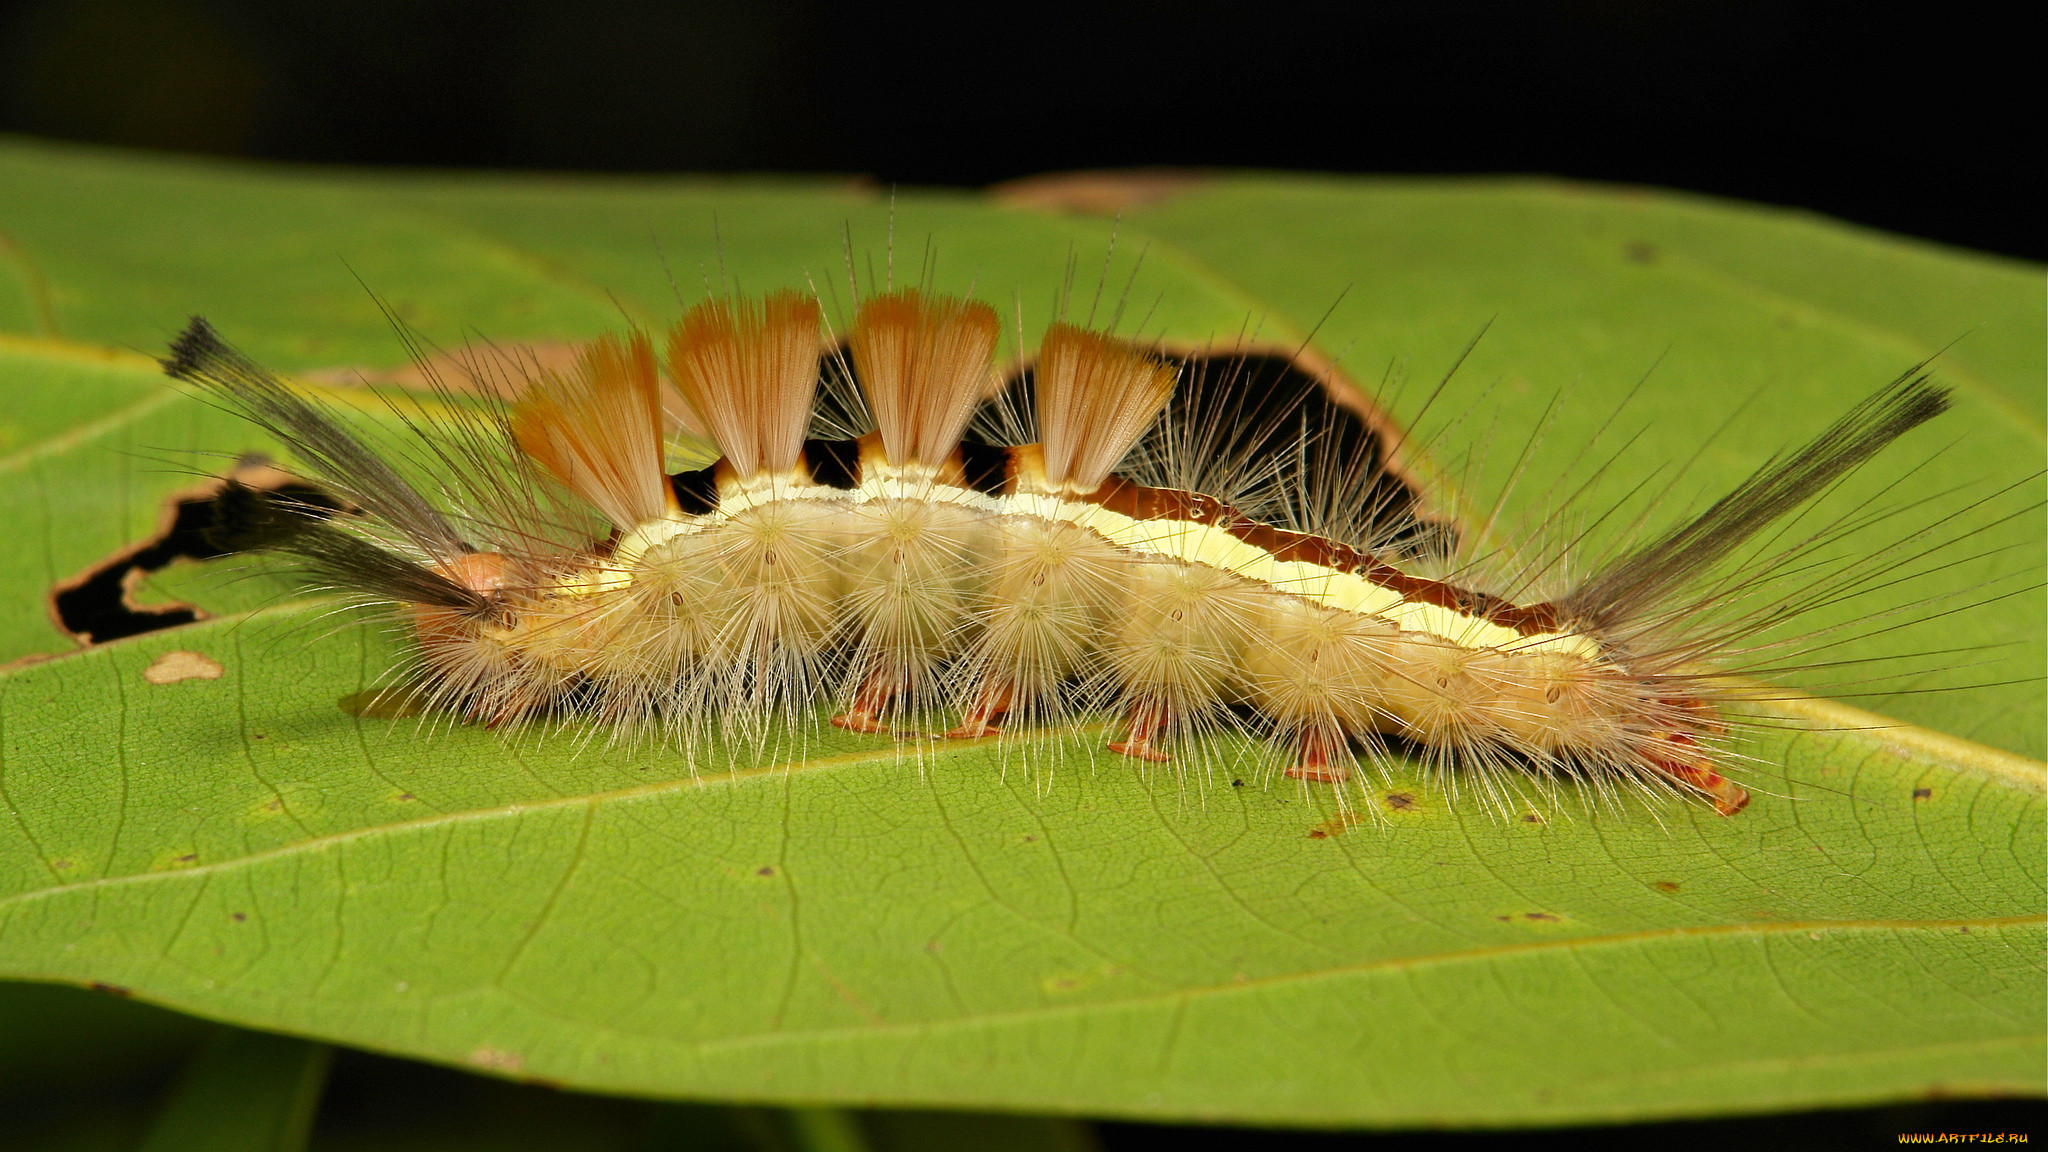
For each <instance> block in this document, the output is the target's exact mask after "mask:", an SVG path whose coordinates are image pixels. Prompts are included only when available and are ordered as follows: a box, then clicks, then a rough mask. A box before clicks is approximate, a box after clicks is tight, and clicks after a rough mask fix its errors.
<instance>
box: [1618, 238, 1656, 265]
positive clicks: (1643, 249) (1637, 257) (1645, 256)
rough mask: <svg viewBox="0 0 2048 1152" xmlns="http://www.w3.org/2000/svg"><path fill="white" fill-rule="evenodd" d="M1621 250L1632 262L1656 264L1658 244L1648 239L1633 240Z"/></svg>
mask: <svg viewBox="0 0 2048 1152" xmlns="http://www.w3.org/2000/svg"><path fill="white" fill-rule="evenodd" d="M1621 251H1622V255H1624V256H1627V257H1628V260H1629V263H1631V264H1655V263H1656V262H1657V246H1656V245H1655V244H1652V243H1650V242H1649V241H1648V240H1631V241H1629V242H1628V243H1627V244H1626V245H1624V246H1623V247H1622V250H1621Z"/></svg>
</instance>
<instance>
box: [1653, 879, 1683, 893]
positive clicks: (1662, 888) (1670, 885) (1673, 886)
mask: <svg viewBox="0 0 2048 1152" xmlns="http://www.w3.org/2000/svg"><path fill="white" fill-rule="evenodd" d="M1650 887H1652V888H1655V889H1656V890H1657V891H1659V892H1676V891H1678V881H1676V880H1659V881H1657V882H1656V883H1655V884H1652V885H1650Z"/></svg>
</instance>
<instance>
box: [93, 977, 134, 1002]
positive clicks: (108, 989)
mask: <svg viewBox="0 0 2048 1152" xmlns="http://www.w3.org/2000/svg"><path fill="white" fill-rule="evenodd" d="M86 988H87V989H89V990H91V991H94V992H104V993H106V994H107V995H109V996H119V997H121V998H122V999H123V1000H125V999H127V998H128V997H130V996H133V995H135V993H134V992H132V991H130V990H128V989H126V988H123V987H121V986H120V985H119V984H108V983H105V982H104V981H100V980H95V981H93V982H92V983H90V984H87V985H86Z"/></svg>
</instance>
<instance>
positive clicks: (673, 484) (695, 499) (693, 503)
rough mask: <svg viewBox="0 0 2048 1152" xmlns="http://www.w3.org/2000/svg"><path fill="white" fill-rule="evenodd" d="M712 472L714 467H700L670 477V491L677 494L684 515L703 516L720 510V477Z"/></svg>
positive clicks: (677, 500) (677, 501) (678, 504)
mask: <svg viewBox="0 0 2048 1152" xmlns="http://www.w3.org/2000/svg"><path fill="white" fill-rule="evenodd" d="M714 467H715V466H714ZM712 472H713V469H712V468H699V469H697V470H696V471H694V472H678V473H676V474H675V475H673V476H671V477H669V478H668V487H669V491H671V492H674V493H675V494H676V504H677V506H678V507H680V508H681V509H682V512H683V515H685V516H702V515H704V514H706V513H708V512H715V511H717V510H718V479H717V477H715V476H713V475H712Z"/></svg>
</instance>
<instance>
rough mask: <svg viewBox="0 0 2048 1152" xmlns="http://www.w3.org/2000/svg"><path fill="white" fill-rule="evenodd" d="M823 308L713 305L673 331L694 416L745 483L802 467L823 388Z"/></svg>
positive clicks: (780, 295) (773, 298)
mask: <svg viewBox="0 0 2048 1152" xmlns="http://www.w3.org/2000/svg"><path fill="white" fill-rule="evenodd" d="M820 350H821V349H820V347H819V342H818V302H817V301H816V300H813V299H811V298H810V297H808V296H805V295H802V294H801V293H797V292H777V293H774V294H773V295H770V296H768V297H767V298H766V299H764V300H762V301H761V302H760V303H759V304H755V303H753V302H752V301H748V300H744V299H737V298H722V299H713V300H706V301H704V302H703V303H702V304H699V305H697V306H696V307H695V308H692V309H690V310H689V311H688V312H687V313H684V315H683V318H682V319H681V320H679V321H677V322H676V326H675V327H674V328H672V329H670V330H669V337H668V365H669V372H670V374H671V375H672V376H674V378H675V382H676V391H678V392H680V393H681V394H682V397H683V400H684V402H685V403H686V404H688V405H689V410H690V412H691V413H692V414H693V415H694V416H695V417H696V418H697V419H698V420H699V421H701V422H702V424H703V426H704V428H705V429H706V430H707V431H708V432H709V433H710V434H711V439H712V440H713V441H715V442H716V443H717V444H718V450H719V451H720V452H722V453H724V454H725V459H726V462H727V463H728V464H730V465H731V466H732V470H733V472H734V474H735V475H737V476H738V477H739V478H740V479H742V480H745V479H748V478H750V477H753V476H758V475H761V474H764V473H765V474H768V475H781V474H783V473H786V472H789V471H790V470H791V469H793V468H795V467H796V460H797V454H798V453H799V452H800V451H802V449H803V442H804V432H805V430H806V429H807V428H809V426H810V421H811V399H812V396H813V395H814V394H815V393H816V391H817V388H818V356H819V353H820Z"/></svg>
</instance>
